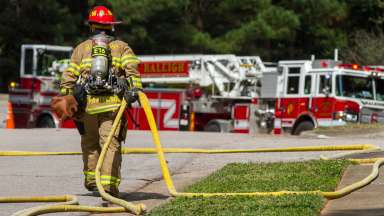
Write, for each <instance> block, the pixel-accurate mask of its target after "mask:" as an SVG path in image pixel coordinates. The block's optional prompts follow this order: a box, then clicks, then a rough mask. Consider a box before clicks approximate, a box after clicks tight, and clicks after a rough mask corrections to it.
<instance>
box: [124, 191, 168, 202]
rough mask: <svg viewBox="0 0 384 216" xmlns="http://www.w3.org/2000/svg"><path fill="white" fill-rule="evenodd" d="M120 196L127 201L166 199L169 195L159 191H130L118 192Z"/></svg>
mask: <svg viewBox="0 0 384 216" xmlns="http://www.w3.org/2000/svg"><path fill="white" fill-rule="evenodd" d="M120 198H122V199H124V200H127V201H141V200H151V199H156V200H165V199H168V198H169V196H167V195H164V194H160V193H148V192H131V193H125V192H120Z"/></svg>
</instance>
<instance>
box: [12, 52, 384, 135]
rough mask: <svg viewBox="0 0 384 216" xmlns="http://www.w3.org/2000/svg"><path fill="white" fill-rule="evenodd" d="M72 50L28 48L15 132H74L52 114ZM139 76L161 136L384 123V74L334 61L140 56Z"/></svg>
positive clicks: (141, 121) (15, 96) (135, 117)
mask: <svg viewBox="0 0 384 216" xmlns="http://www.w3.org/2000/svg"><path fill="white" fill-rule="evenodd" d="M70 53H71V48H70V47H58V46H46V45H24V46H22V57H21V67H20V82H19V85H18V87H16V88H12V89H11V90H10V101H11V102H12V105H13V106H14V113H15V120H16V122H15V123H16V127H73V126H74V125H73V123H72V122H71V121H66V122H59V121H58V119H57V118H56V116H55V115H54V114H53V113H52V112H51V110H50V108H49V102H50V99H51V97H52V96H54V95H57V93H58V90H57V83H58V78H57V77H55V74H60V72H62V71H63V69H65V67H66V66H67V65H68V61H63V60H61V59H65V58H68V57H69V55H70ZM139 58H140V60H141V61H142V63H141V64H140V65H139V71H140V74H141V76H142V80H143V83H144V86H145V92H146V93H147V95H148V97H149V99H150V102H151V106H152V109H153V112H154V115H155V118H156V122H157V124H158V127H159V129H160V130H193V131H194V130H196V131H215V132H240V133H247V132H248V131H249V129H250V125H251V127H255V128H257V129H259V131H271V129H272V128H273V125H274V121H275V120H276V122H281V126H282V129H283V130H284V131H289V132H291V133H292V134H300V133H301V132H302V131H304V130H310V129H313V128H314V127H318V126H336V125H344V124H346V123H347V122H364V123H374V122H383V121H384V118H383V117H384V113H383V112H382V111H383V109H384V85H383V84H384V80H383V79H382V75H381V74H382V73H381V71H380V69H379V68H377V67H375V68H373V67H372V68H370V67H359V66H357V65H346V64H344V65H343V64H341V63H340V62H338V61H333V60H314V59H312V60H303V61H280V62H278V63H277V64H272V63H266V62H262V61H261V59H260V58H259V57H257V56H235V55H156V56H140V57H139ZM129 113H130V116H131V121H129V128H130V129H141V130H147V129H148V128H149V127H148V125H147V123H146V121H145V116H144V112H143V111H142V110H141V109H140V108H139V107H138V105H137V104H135V105H134V106H133V108H131V109H130V112H129Z"/></svg>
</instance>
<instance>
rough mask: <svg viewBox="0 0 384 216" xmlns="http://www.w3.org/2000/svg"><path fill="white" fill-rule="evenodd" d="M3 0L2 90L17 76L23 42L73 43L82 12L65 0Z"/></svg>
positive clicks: (0, 39) (0, 25)
mask: <svg viewBox="0 0 384 216" xmlns="http://www.w3.org/2000/svg"><path fill="white" fill-rule="evenodd" d="M71 2H72V3H74V5H79V3H80V2H81V1H74V0H72V1H71ZM0 4H1V5H2V7H1V8H0V16H1V17H2V19H1V20H0V32H1V34H0V68H1V75H0V85H1V86H0V90H3V91H4V90H5V89H6V88H7V84H8V82H9V81H11V80H15V79H16V78H17V75H18V71H19V70H18V69H19V60H20V46H21V44H25V43H41V44H60V45H64V44H73V41H75V40H76V38H77V37H78V35H79V25H81V24H80V23H81V21H80V19H81V14H80V13H79V11H76V10H75V11H73V10H71V9H70V8H69V6H67V5H66V4H68V1H63V0H62V1H56V0H11V1H9V0H0Z"/></svg>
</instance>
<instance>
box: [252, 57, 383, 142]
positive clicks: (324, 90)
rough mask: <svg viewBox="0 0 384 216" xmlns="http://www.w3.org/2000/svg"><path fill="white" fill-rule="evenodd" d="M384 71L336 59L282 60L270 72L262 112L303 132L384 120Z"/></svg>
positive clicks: (265, 78) (293, 130) (294, 131)
mask: <svg viewBox="0 0 384 216" xmlns="http://www.w3.org/2000/svg"><path fill="white" fill-rule="evenodd" d="M383 77H384V74H383V73H382V70H381V69H379V68H372V67H360V66H358V65H353V64H351V65H349V64H341V63H340V62H338V61H333V60H305V61H280V62H279V63H278V67H277V70H276V71H273V72H270V73H264V74H263V78H262V87H261V95H260V103H259V108H260V109H259V113H263V114H265V113H267V112H270V113H273V114H274V117H275V118H278V119H279V120H280V121H281V127H282V128H283V129H284V130H286V131H290V132H291V133H292V134H295V135H298V134H300V133H301V132H302V131H304V130H311V129H313V128H315V127H318V126H324V127H328V126H340V125H345V124H346V123H348V122H351V123H358V122H360V123H377V122H380V123H382V122H384V112H383V111H384V98H383V93H384V85H383V84H384V78H383Z"/></svg>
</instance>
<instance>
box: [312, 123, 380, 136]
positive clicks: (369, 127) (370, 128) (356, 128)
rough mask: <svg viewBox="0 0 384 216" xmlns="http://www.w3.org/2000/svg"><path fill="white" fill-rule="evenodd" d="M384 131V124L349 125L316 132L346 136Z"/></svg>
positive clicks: (317, 129) (321, 129) (320, 128)
mask: <svg viewBox="0 0 384 216" xmlns="http://www.w3.org/2000/svg"><path fill="white" fill-rule="evenodd" d="M383 129H384V124H363V123H362V124H354V123H348V124H346V125H344V126H335V127H318V128H316V129H315V130H314V132H315V133H317V134H325V135H345V134H356V133H358V134H360V133H377V132H381V131H383Z"/></svg>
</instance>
